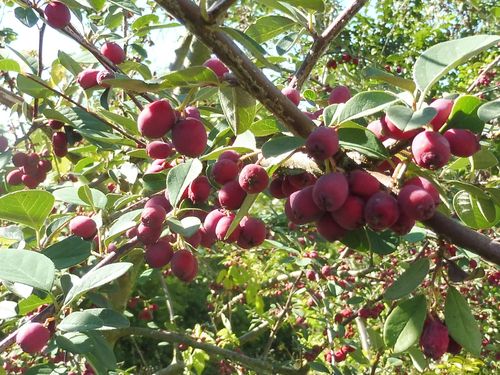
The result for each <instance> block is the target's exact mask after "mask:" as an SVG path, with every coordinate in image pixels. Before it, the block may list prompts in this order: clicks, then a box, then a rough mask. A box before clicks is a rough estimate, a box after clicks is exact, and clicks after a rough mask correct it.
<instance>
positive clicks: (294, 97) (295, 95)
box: [281, 87, 300, 105]
mask: <svg viewBox="0 0 500 375" xmlns="http://www.w3.org/2000/svg"><path fill="white" fill-rule="evenodd" d="M281 92H282V94H283V95H285V96H286V97H287V98H288V99H289V100H290V101H291V102H292V103H293V104H295V105H299V103H300V92H299V90H297V89H295V88H293V87H285V88H284V89H283V90H281Z"/></svg>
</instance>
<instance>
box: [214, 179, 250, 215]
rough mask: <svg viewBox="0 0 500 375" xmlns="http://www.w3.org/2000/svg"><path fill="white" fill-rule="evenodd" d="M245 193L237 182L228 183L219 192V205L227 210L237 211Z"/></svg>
mask: <svg viewBox="0 0 500 375" xmlns="http://www.w3.org/2000/svg"><path fill="white" fill-rule="evenodd" d="M245 197H246V193H245V190H243V189H242V188H241V186H240V184H239V182H238V181H229V182H228V183H226V184H224V186H222V188H221V189H220V190H219V194H218V198H219V204H220V205H221V206H222V207H224V208H226V209H228V210H237V209H238V208H240V207H241V205H242V204H243V201H244V200H245Z"/></svg>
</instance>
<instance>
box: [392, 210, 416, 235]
mask: <svg viewBox="0 0 500 375" xmlns="http://www.w3.org/2000/svg"><path fill="white" fill-rule="evenodd" d="M414 226H415V219H412V218H411V217H409V216H408V215H406V214H405V213H404V212H400V213H399V217H398V220H397V221H396V222H395V223H394V224H393V225H391V230H392V231H393V232H394V233H396V234H398V235H400V236H404V235H405V234H408V233H410V231H411V230H412V228H413V227H414Z"/></svg>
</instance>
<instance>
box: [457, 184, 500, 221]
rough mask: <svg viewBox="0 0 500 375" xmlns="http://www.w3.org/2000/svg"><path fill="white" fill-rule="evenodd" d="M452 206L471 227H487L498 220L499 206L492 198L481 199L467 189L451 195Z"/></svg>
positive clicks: (499, 217)
mask: <svg viewBox="0 0 500 375" xmlns="http://www.w3.org/2000/svg"><path fill="white" fill-rule="evenodd" d="M453 208H454V210H455V212H456V213H457V215H458V217H459V218H460V220H462V222H463V223H465V224H466V225H467V226H469V227H471V228H473V229H488V228H491V227H493V226H495V225H496V224H497V223H498V222H500V207H499V206H497V205H495V202H494V201H493V200H492V199H481V198H476V197H474V196H472V195H471V194H470V193H469V192H467V191H464V190H462V191H459V192H458V193H457V194H455V196H454V197H453Z"/></svg>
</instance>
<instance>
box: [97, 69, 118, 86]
mask: <svg viewBox="0 0 500 375" xmlns="http://www.w3.org/2000/svg"><path fill="white" fill-rule="evenodd" d="M113 78H115V74H114V73H113V72H110V71H109V70H101V71H100V72H99V73H97V77H96V81H97V84H98V85H99V86H100V87H104V88H108V87H111V86H110V85H109V83H106V82H104V81H105V80H107V79H113Z"/></svg>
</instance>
